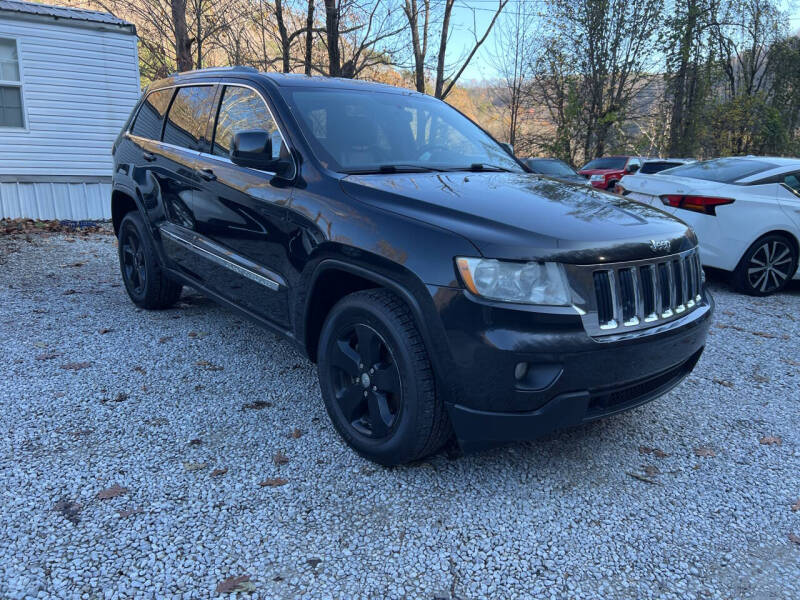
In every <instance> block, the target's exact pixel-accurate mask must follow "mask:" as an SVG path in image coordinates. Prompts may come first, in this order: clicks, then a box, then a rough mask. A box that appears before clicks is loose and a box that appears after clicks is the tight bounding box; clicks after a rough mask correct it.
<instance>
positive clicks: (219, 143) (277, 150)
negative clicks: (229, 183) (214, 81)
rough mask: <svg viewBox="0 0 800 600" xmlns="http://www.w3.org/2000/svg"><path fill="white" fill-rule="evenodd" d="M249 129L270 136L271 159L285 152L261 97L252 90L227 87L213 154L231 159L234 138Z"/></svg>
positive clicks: (218, 120) (275, 126)
mask: <svg viewBox="0 0 800 600" xmlns="http://www.w3.org/2000/svg"><path fill="white" fill-rule="evenodd" d="M248 129H262V130H264V131H267V132H269V133H270V134H271V137H272V158H274V159H277V158H279V157H280V155H281V152H284V153H285V152H286V150H285V149H284V148H283V146H282V143H283V142H282V140H281V134H280V132H279V131H278V126H277V125H276V124H275V120H274V119H273V118H272V115H271V114H270V113H269V110H268V109H267V105H266V104H264V101H263V100H262V99H261V96H259V95H258V94H257V93H256V92H254V91H253V90H251V89H249V88H244V87H239V86H227V87H226V88H225V90H224V92H223V94H222V102H221V103H220V107H219V115H218V116H217V124H216V128H215V130H214V148H213V150H212V152H213V153H214V154H216V155H217V156H229V155H230V151H231V146H232V145H233V136H234V135H235V134H236V133H238V132H240V131H246V130H248Z"/></svg>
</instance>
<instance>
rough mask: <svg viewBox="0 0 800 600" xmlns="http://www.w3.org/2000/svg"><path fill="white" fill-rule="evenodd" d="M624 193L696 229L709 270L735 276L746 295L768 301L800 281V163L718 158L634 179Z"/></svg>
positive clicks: (630, 177)
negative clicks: (712, 269) (761, 297)
mask: <svg viewBox="0 0 800 600" xmlns="http://www.w3.org/2000/svg"><path fill="white" fill-rule="evenodd" d="M620 187H621V188H622V189H621V190H620V191H621V193H623V194H624V195H625V196H626V197H628V198H631V199H633V200H638V201H639V202H644V203H646V204H650V205H651V206H655V207H658V208H660V209H662V210H664V211H666V212H668V213H670V214H673V215H675V216H676V217H678V218H680V219H682V220H683V221H685V222H686V223H688V224H689V225H690V226H691V227H692V228H693V229H694V231H695V233H696V234H697V238H698V241H699V242H700V258H701V260H702V262H703V264H704V265H706V266H709V267H716V268H718V269H724V270H726V271H730V272H732V273H733V281H734V284H735V285H736V287H737V289H739V290H740V291H742V292H745V293H747V294H752V295H756V296H766V295H767V294H772V293H774V292H777V291H779V290H781V289H782V288H783V287H784V286H785V285H786V283H787V282H788V281H789V280H790V279H792V278H794V279H800V272H798V269H797V257H798V248H799V247H800V241H799V240H800V159H795V158H772V157H762V156H741V157H731V158H717V159H714V160H707V161H703V162H696V163H691V164H687V165H683V166H680V167H675V168H673V169H668V170H666V171H661V172H660V173H659V174H658V175H639V174H635V175H626V176H625V177H624V178H623V179H622V181H620Z"/></svg>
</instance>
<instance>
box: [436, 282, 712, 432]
mask: <svg viewBox="0 0 800 600" xmlns="http://www.w3.org/2000/svg"><path fill="white" fill-rule="evenodd" d="M434 300H435V304H436V306H437V309H438V312H439V315H440V317H441V319H442V322H443V324H444V330H445V336H446V338H447V345H448V349H449V354H450V358H451V359H452V360H451V361H448V362H449V363H451V372H449V373H447V374H445V376H444V377H443V379H444V381H445V385H446V387H447V388H448V391H449V393H448V394H447V395H448V398H447V401H446V402H447V407H448V410H449V414H450V418H451V420H452V423H453V427H454V429H455V433H456V436H457V437H458V439H459V440H460V441H461V443H462V446H466V445H468V444H470V443H472V442H501V441H510V440H528V439H534V438H536V437H539V436H541V435H544V434H546V433H548V432H551V431H553V430H555V429H560V428H563V427H568V426H571V425H575V424H578V423H582V422H585V421H589V420H593V419H597V418H600V417H603V416H606V415H609V414H613V413H616V412H620V411H622V410H627V409H629V408H633V407H634V406H638V405H640V404H642V403H644V402H647V401H649V400H652V399H654V398H656V397H658V396H660V395H662V394H664V393H666V392H667V391H668V390H670V389H671V388H672V387H674V386H675V385H677V384H678V383H680V381H681V380H682V379H683V378H684V377H685V376H686V375H688V374H689V373H690V372H691V370H692V369H693V368H694V366H695V364H696V363H697V361H698V359H699V358H700V355H701V354H702V351H703V348H704V346H705V341H706V336H707V334H708V328H709V325H710V321H711V316H712V313H713V300H712V298H711V296H710V295H709V294H708V292H707V291H704V294H703V300H702V302H701V303H700V305H699V306H698V307H697V308H696V309H695V310H694V311H692V312H691V313H689V314H688V315H686V316H685V317H683V318H681V319H678V320H675V321H672V322H670V323H667V324H665V325H663V326H661V327H654V328H652V329H651V330H641V331H638V332H633V333H631V334H627V335H618V336H604V337H603V338H592V337H590V336H589V335H587V334H586V332H585V330H584V328H583V325H582V323H581V320H580V317H578V316H577V315H564V314H548V313H542V312H537V311H534V310H518V309H514V310H512V309H508V308H497V307H496V306H486V305H483V304H481V303H478V302H475V301H474V300H472V299H471V298H468V297H467V296H466V295H465V293H464V292H462V291H460V290H455V289H452V288H438V291H437V292H436V294H435V296H434ZM519 363H525V364H527V370H526V373H525V375H524V376H523V377H522V378H519V377H517V375H515V370H516V369H517V367H518V365H519Z"/></svg>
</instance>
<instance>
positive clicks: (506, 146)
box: [500, 142, 514, 156]
mask: <svg viewBox="0 0 800 600" xmlns="http://www.w3.org/2000/svg"><path fill="white" fill-rule="evenodd" d="M500 146H501V147H502V148H503V150H505V151H506V152H508V153H509V154H510V155H511V156H514V146H512V145H511V144H509V143H508V142H500Z"/></svg>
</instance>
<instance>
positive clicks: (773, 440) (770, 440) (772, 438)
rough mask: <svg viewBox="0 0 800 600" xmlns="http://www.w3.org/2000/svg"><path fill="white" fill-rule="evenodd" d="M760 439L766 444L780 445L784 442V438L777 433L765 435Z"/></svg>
mask: <svg viewBox="0 0 800 600" xmlns="http://www.w3.org/2000/svg"><path fill="white" fill-rule="evenodd" d="M758 441H759V442H761V443H762V444H764V445H765V446H780V445H781V444H782V443H783V440H782V439H781V438H780V437H778V436H776V435H765V436H764V437H762V438H761V439H760V440H758Z"/></svg>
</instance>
